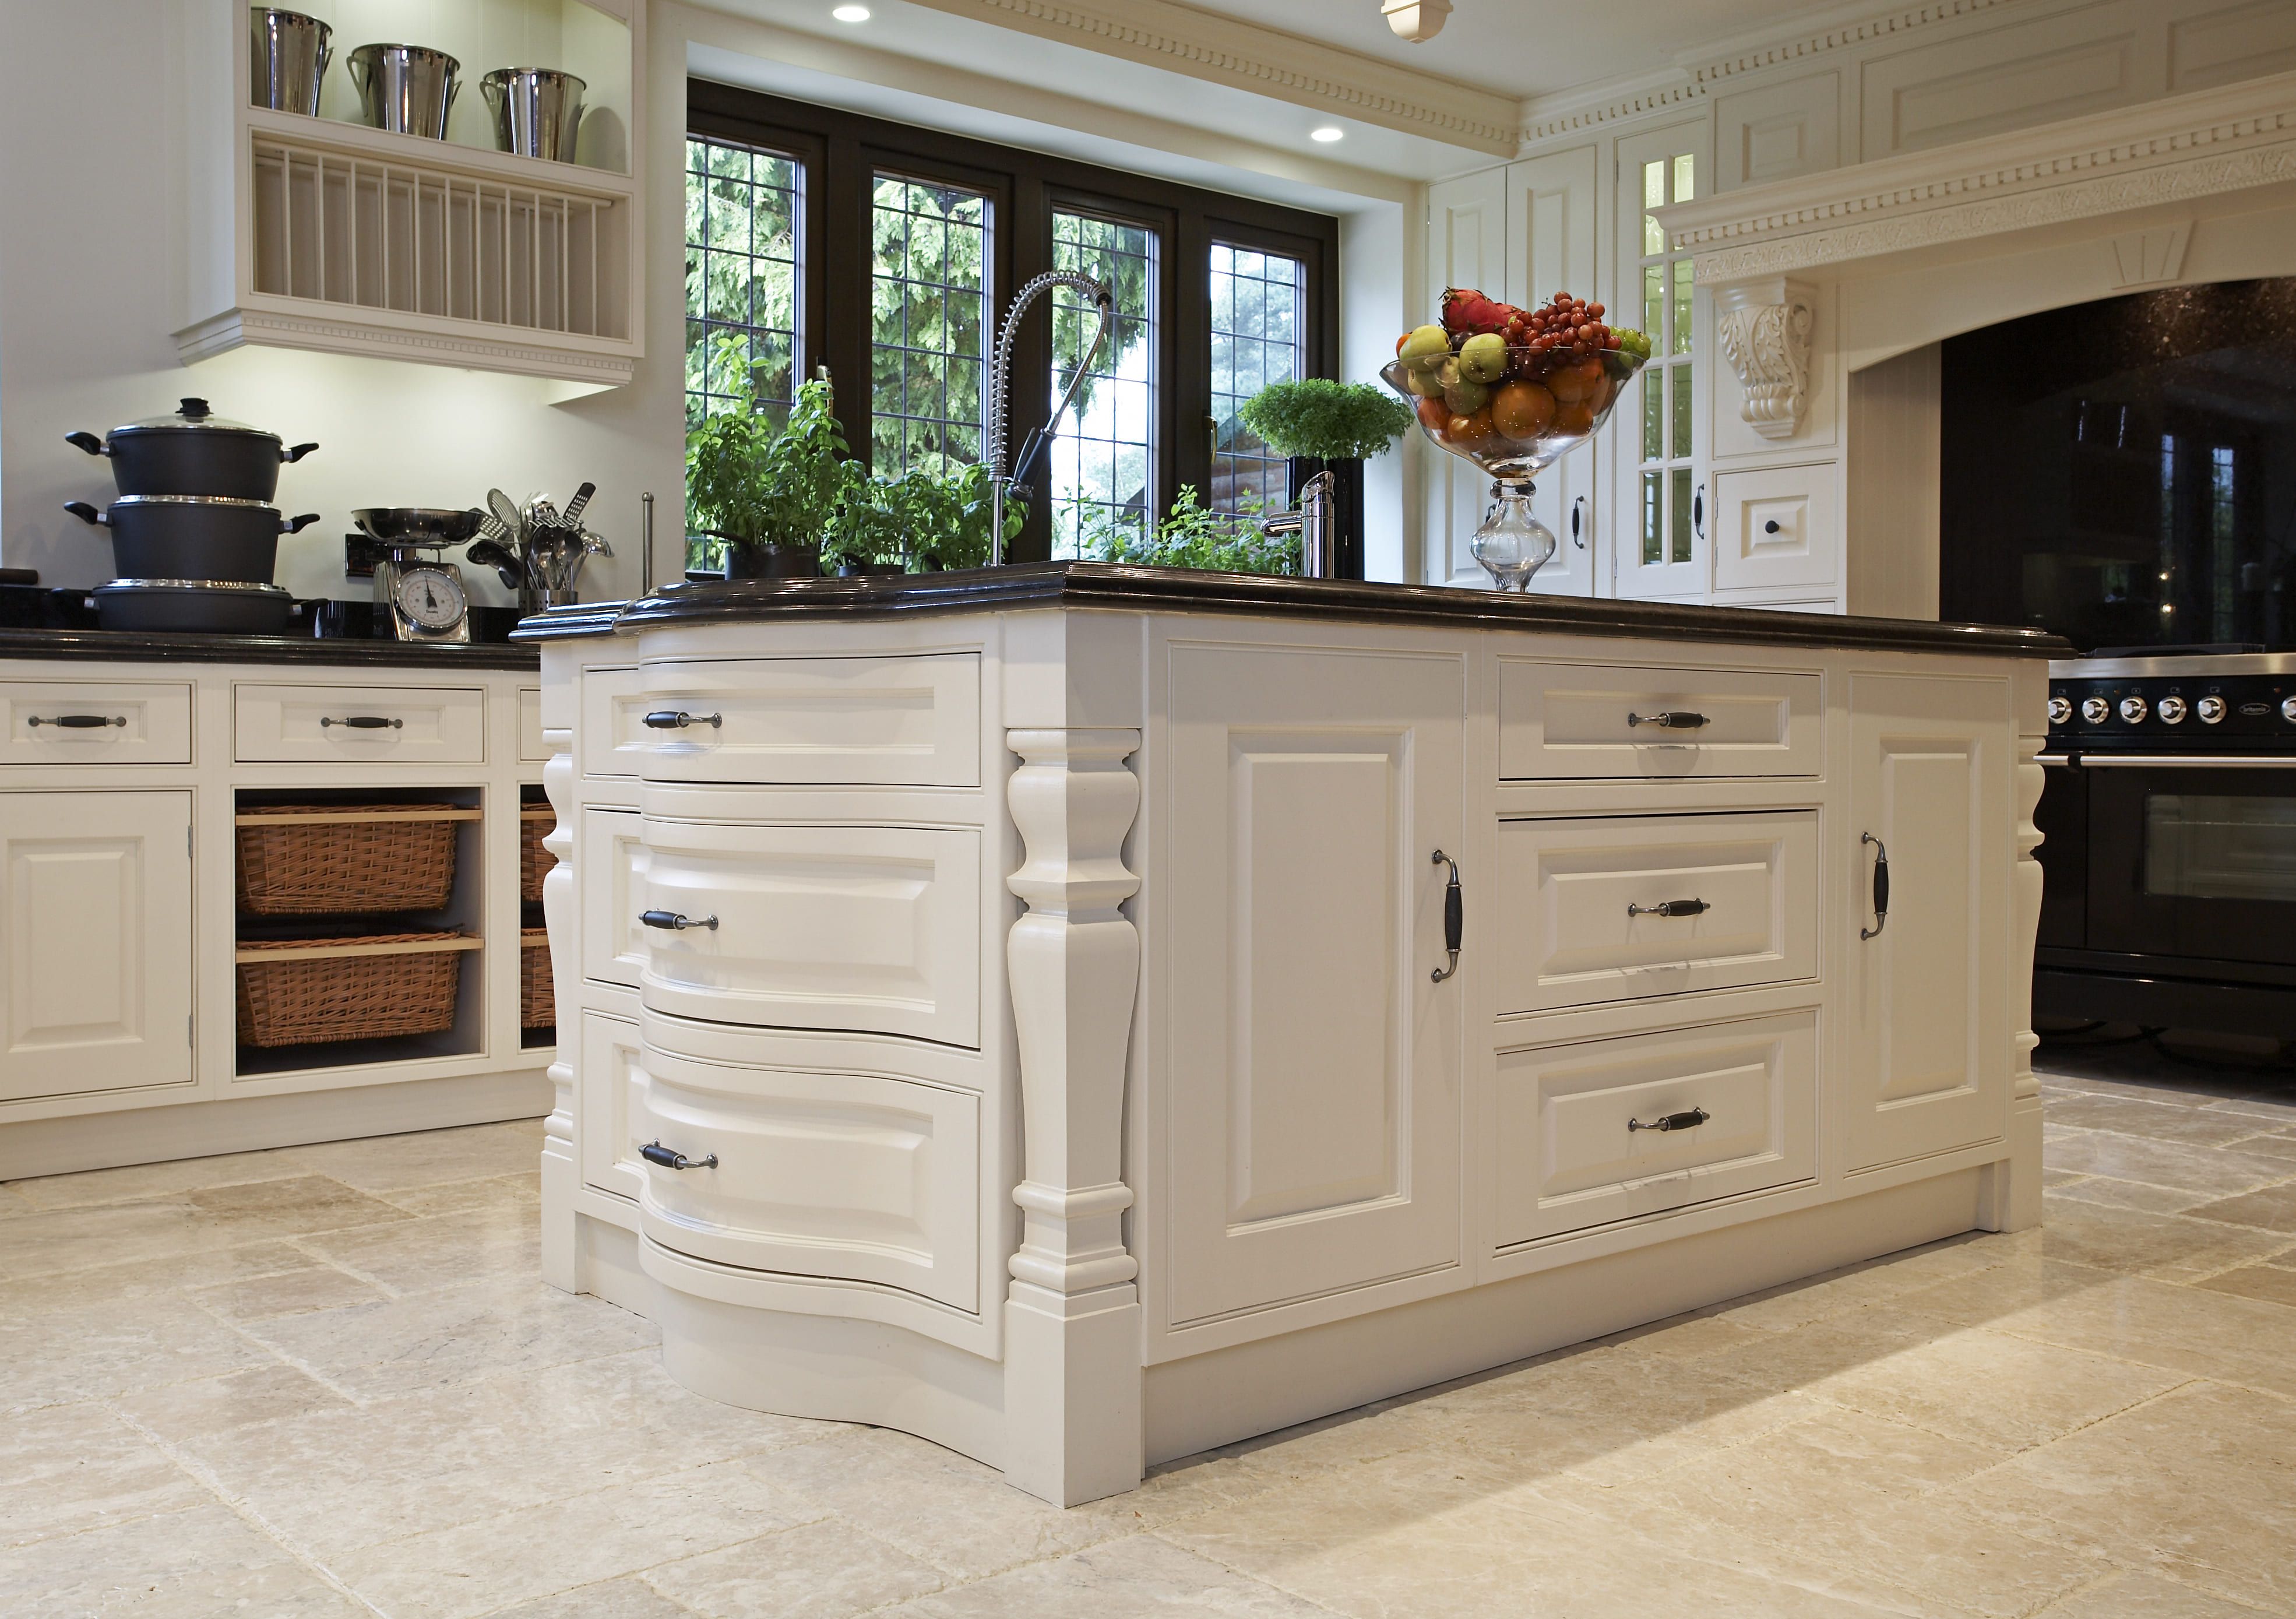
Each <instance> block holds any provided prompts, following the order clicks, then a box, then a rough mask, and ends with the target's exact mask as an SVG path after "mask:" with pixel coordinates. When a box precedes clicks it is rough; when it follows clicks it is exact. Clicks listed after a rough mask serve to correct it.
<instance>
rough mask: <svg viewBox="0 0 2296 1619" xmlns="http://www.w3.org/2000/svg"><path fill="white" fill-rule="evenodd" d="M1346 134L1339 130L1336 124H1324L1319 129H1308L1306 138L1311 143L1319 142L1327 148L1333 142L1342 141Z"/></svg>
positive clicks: (1344, 131)
mask: <svg viewBox="0 0 2296 1619" xmlns="http://www.w3.org/2000/svg"><path fill="white" fill-rule="evenodd" d="M1347 133H1348V132H1347V131H1346V130H1344V129H1342V128H1341V127H1339V126H1338V125H1337V124H1325V125H1324V127H1322V128H1320V129H1310V130H1309V131H1308V139H1309V140H1311V141H1321V142H1323V143H1324V144H1325V145H1326V146H1328V145H1330V144H1332V143H1333V141H1337V140H1344V139H1345V138H1346V137H1347Z"/></svg>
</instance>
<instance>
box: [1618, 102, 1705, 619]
mask: <svg viewBox="0 0 2296 1619" xmlns="http://www.w3.org/2000/svg"><path fill="white" fill-rule="evenodd" d="M1706 149H1707V130H1706V126H1705V125H1704V124H1703V123H1695V124H1677V125H1674V126H1673V127H1670V128H1666V129H1656V130H1652V131H1651V132H1650V133H1648V134H1646V135H1637V136H1628V137H1627V138H1624V139H1622V140H1620V142H1619V146H1618V154H1619V155H1618V209H1617V217H1618V226H1617V229H1618V238H1617V240H1618V259H1617V261H1616V262H1617V264H1618V267H1619V269H1618V286H1617V289H1616V295H1615V296H1614V297H1612V298H1611V300H1608V301H1609V306H1610V308H1609V318H1610V319H1611V321H1612V322H1613V323H1615V324H1617V325H1624V326H1634V327H1636V328H1639V329H1641V330H1643V331H1645V332H1647V333H1650V340H1651V347H1652V353H1651V362H1650V364H1649V365H1647V366H1644V367H1643V372H1642V374H1641V375H1640V376H1639V377H1637V378H1636V379H1635V381H1634V382H1633V384H1632V385H1631V386H1629V387H1628V390H1627V395H1626V398H1624V399H1620V401H1619V403H1618V407H1617V408H1616V410H1614V411H1613V412H1612V414H1611V422H1610V425H1609V427H1608V428H1607V429H1605V430H1604V437H1605V438H1606V439H1608V440H1609V445H1608V448H1610V449H1611V452H1612V454H1611V465H1612V466H1613V467H1614V468H1616V469H1617V470H1616V472H1615V473H1614V475H1613V478H1612V488H1613V489H1615V490H1616V495H1615V497H1613V501H1612V505H1611V510H1612V511H1613V512H1615V513H1617V514H1618V521H1616V522H1611V524H1609V525H1608V527H1609V530H1610V539H1611V557H1612V559H1613V564H1614V572H1613V583H1614V587H1615V589H1616V592H1617V594H1618V595H1620V596H1631V597H1635V598H1637V599H1646V598H1650V597H1655V596H1670V597H1680V596H1703V595H1704V594H1705V593H1706V591H1707V589H1708V588H1709V585H1710V579H1709V574H1710V571H1711V564H1710V563H1709V562H1708V560H1707V558H1708V546H1707V540H1706V537H1707V535H1708V533H1709V532H1710V525H1711V521H1712V517H1713V513H1712V511H1711V510H1710V504H1711V503H1710V495H1711V491H1710V490H1709V489H1707V488H1706V470H1705V469H1706V464H1707V462H1708V460H1709V458H1710V447H1709V446H1707V445H1704V444H1701V443H1699V442H1698V441H1697V431H1696V427H1697V423H1699V422H1701V421H1702V420H1704V419H1705V415H1704V412H1703V410H1702V408H1701V407H1700V403H1699V401H1700V400H1701V399H1702V397H1703V389H1704V384H1705V380H1706V379H1705V378H1704V377H1703V376H1702V375H1701V374H1700V373H1701V371H1702V369H1703V368H1704V366H1706V363H1707V362H1706V355H1707V353H1708V350H1709V347H1710V345H1709V344H1708V343H1707V341H1706V333H1705V332H1704V331H1703V330H1702V328H1703V326H1704V325H1705V323H1706V312H1707V310H1708V308H1710V300H1708V299H1707V298H1706V296H1705V295H1704V294H1702V293H1699V292H1696V291H1695V290H1694V289H1693V286H1692V284H1691V255H1690V254H1688V253H1686V252H1675V251H1672V250H1671V247H1670V245H1669V242H1668V241H1667V237H1666V233H1665V231H1664V230H1663V229H1661V227H1660V226H1659V223H1658V221H1657V220H1656V219H1655V218H1652V214H1651V210H1652V209H1655V208H1658V207H1660V206H1661V205H1663V204H1666V203H1669V202H1688V201H1693V200H1694V199H1695V198H1698V197H1701V196H1703V195H1705V194H1706V189H1707V188H1706V177H1707V174H1708V170H1709V164H1708V162H1707V160H1706Z"/></svg>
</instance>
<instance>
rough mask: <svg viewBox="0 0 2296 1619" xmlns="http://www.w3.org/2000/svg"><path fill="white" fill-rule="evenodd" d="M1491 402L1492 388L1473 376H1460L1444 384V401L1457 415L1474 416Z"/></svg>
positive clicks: (1453, 413) (1452, 412)
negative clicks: (1477, 380)
mask: <svg viewBox="0 0 2296 1619" xmlns="http://www.w3.org/2000/svg"><path fill="white" fill-rule="evenodd" d="M1490 402H1491V390H1489V389H1488V388H1486V387H1485V386H1483V384H1482V383H1480V382H1476V381H1475V380H1474V379H1473V378H1472V377H1468V376H1460V377H1456V378H1454V379H1452V380H1450V381H1447V382H1445V383H1444V384H1443V403H1445V404H1446V405H1448V406H1449V407H1451V414H1452V415H1455V416H1472V415H1474V414H1475V413H1476V412H1477V411H1479V410H1480V409H1481V408H1482V407H1484V406H1486V405H1488V404H1489V403H1490Z"/></svg>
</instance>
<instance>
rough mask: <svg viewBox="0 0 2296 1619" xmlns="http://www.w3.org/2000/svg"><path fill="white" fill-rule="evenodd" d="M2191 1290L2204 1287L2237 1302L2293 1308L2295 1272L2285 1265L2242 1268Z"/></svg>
mask: <svg viewBox="0 0 2296 1619" xmlns="http://www.w3.org/2000/svg"><path fill="white" fill-rule="evenodd" d="M2194 1286H2196V1287H2206V1288H2207V1289H2208V1290H2209V1291H2210V1292H2211V1293H2229V1294H2235V1295H2236V1296H2238V1297H2240V1298H2244V1299H2263V1300H2265V1301H2266V1302H2267V1303H2274V1304H2287V1305H2290V1306H2292V1307H2296V1270H2292V1269H2290V1268H2289V1267H2287V1266H2285V1265H2277V1264H2273V1265H2243V1266H2242V1267H2241V1268H2240V1269H2239V1270H2226V1271H2222V1272H2220V1273H2219V1274H2218V1275H2215V1276H2212V1277H2210V1278H2209V1279H2208V1280H2206V1281H2204V1282H2195V1283H2194ZM2290 1330H2291V1331H2296V1322H2291V1324H2290Z"/></svg>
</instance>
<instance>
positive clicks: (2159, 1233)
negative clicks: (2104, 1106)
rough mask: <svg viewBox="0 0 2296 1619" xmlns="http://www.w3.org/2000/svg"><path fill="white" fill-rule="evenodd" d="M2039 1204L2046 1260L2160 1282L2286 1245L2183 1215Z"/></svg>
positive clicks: (2192, 1276) (2048, 1198)
mask: <svg viewBox="0 0 2296 1619" xmlns="http://www.w3.org/2000/svg"><path fill="white" fill-rule="evenodd" d="M2080 1189H2081V1188H2079V1187H2075V1188H2072V1190H2073V1191H2075V1192H2078V1191H2079V1190H2080ZM2042 1201H2043V1204H2044V1216H2043V1218H2044V1220H2045V1223H2044V1224H2043V1226H2042V1228H2041V1245H2042V1252H2044V1253H2046V1254H2047V1255H2048V1257H2049V1258H2051V1259H2054V1260H2062V1261H2064V1262H2067V1263H2070V1264H2075V1265H2087V1266H2092V1267H2095V1269H2097V1270H2119V1271H2124V1272H2126V1273H2128V1274H2129V1275H2132V1276H2149V1277H2156V1278H2160V1279H2161V1280H2163V1281H2173V1282H2189V1281H2194V1280H2197V1279H2199V1278H2202V1277H2203V1276H2207V1275H2209V1274H2210V1273H2211V1272H2214V1271H2218V1270H2225V1269H2226V1268H2227V1267H2230V1266H2233V1265H2243V1264H2247V1263H2249V1262H2251V1261H2254V1260H2259V1259H2262V1258H2264V1257H2265V1256H2266V1255H2267V1254H2270V1253H2277V1252H2279V1251H2280V1250H2281V1249H2283V1248H2285V1247H2287V1246H2289V1245H2290V1244H2291V1241H2292V1239H2291V1238H2289V1237H2284V1236H2282V1235H2280V1234H2279V1233H2276V1232H2269V1231H2256V1230H2251V1229H2243V1228H2242V1227H2238V1226H2228V1225H2224V1224H2221V1223H2219V1222H2216V1221H2210V1220H2200V1219H2197V1218H2194V1217H2193V1216H2189V1215H2183V1214H2148V1213H2146V1212H2144V1211H2142V1210H2138V1209H2116V1208H2108V1207H2106V1206H2104V1205H2103V1204H2094V1203H2080V1202H2076V1201H2074V1200H2073V1199H2072V1198H2071V1196H2068V1195H2067V1194H2066V1193H2063V1192H2047V1193H2044V1194H2043V1195H2042Z"/></svg>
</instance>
